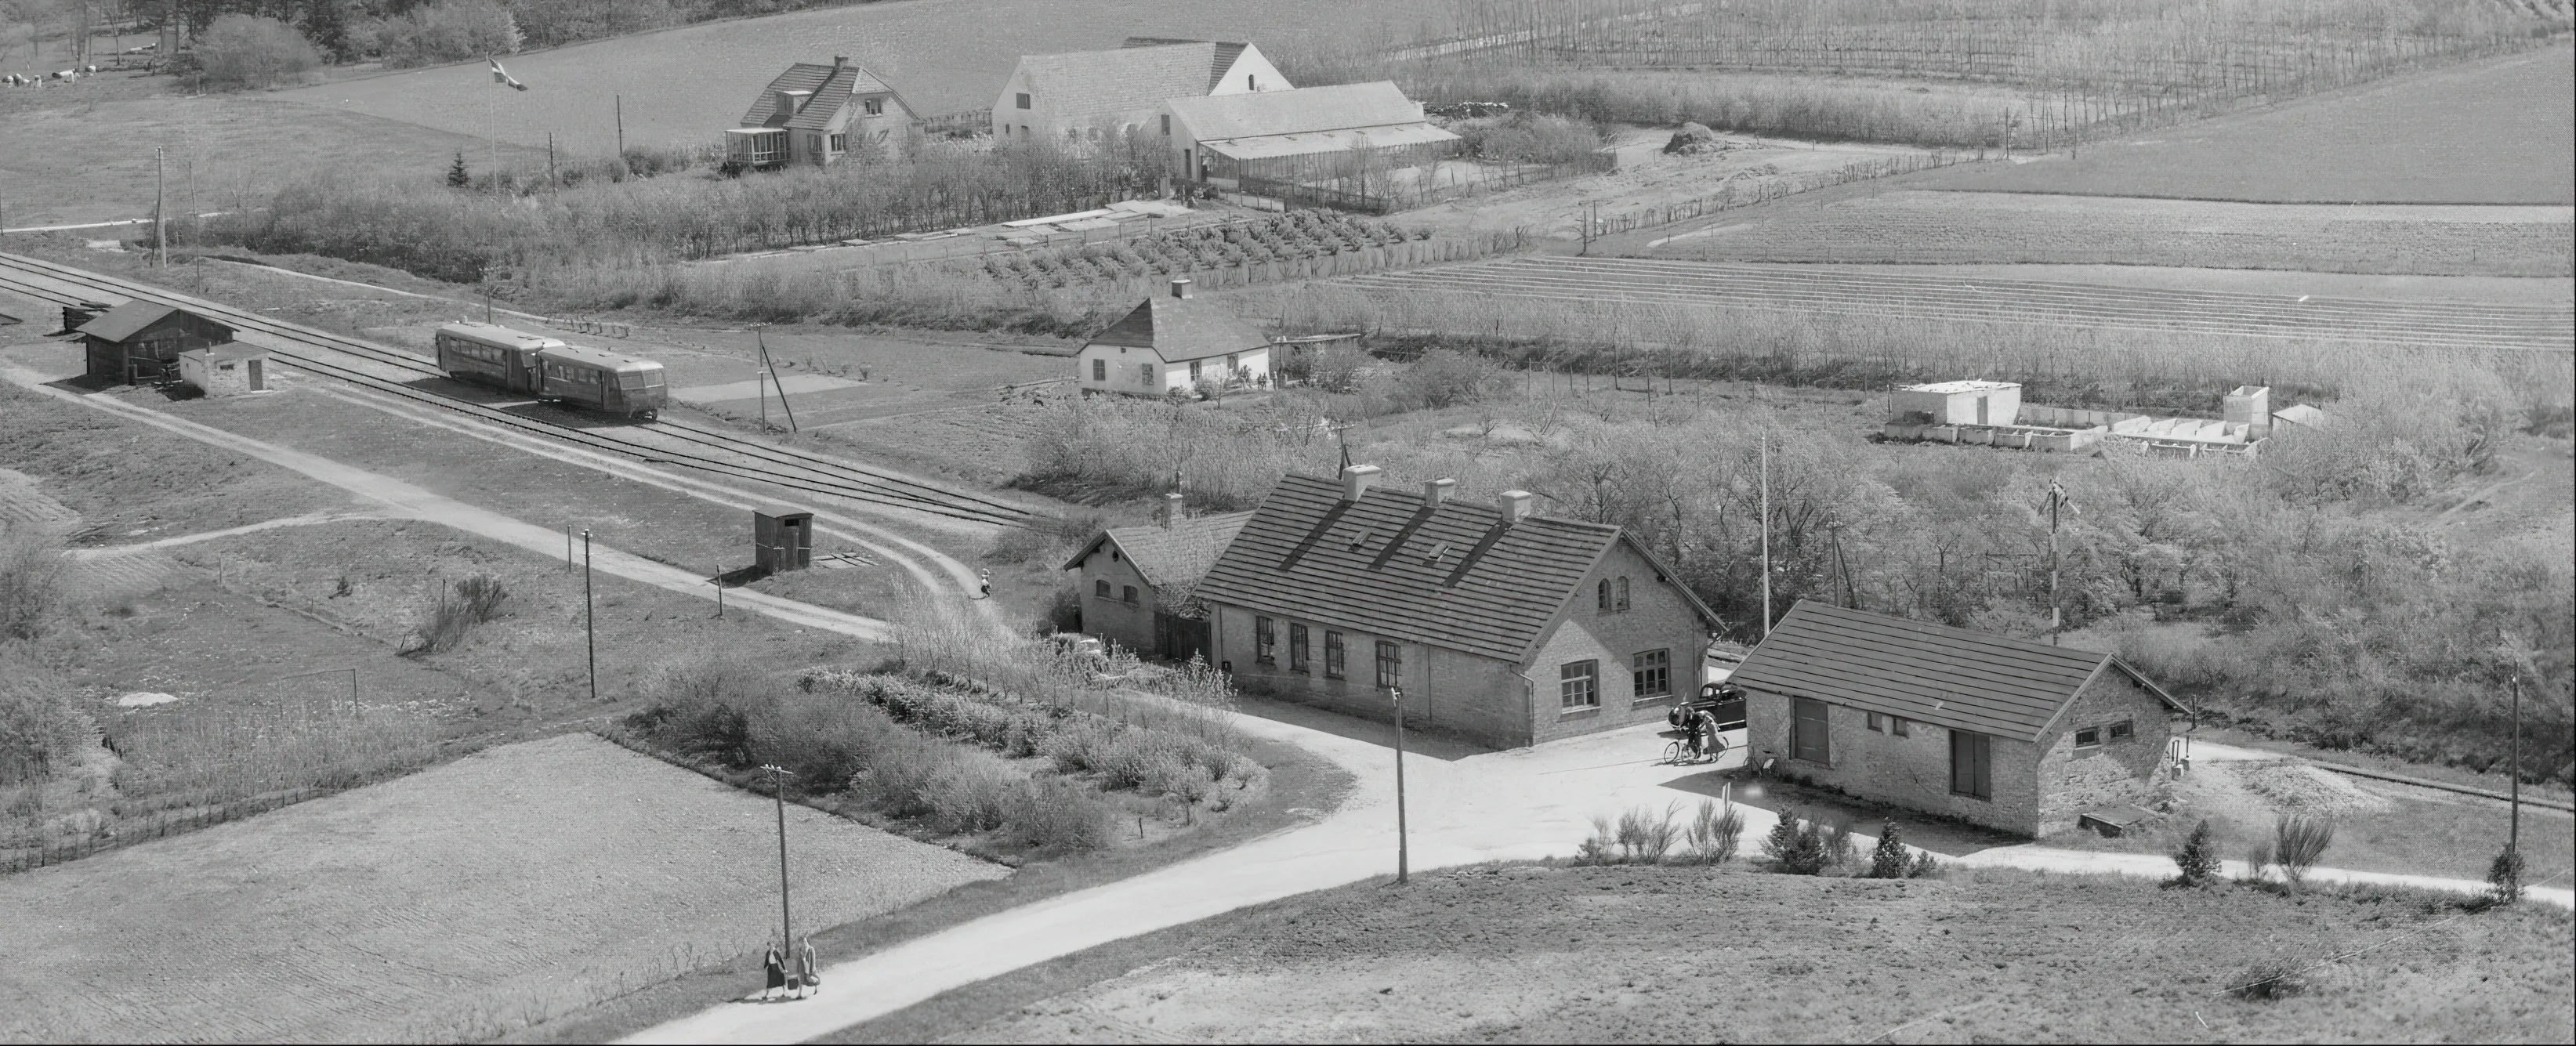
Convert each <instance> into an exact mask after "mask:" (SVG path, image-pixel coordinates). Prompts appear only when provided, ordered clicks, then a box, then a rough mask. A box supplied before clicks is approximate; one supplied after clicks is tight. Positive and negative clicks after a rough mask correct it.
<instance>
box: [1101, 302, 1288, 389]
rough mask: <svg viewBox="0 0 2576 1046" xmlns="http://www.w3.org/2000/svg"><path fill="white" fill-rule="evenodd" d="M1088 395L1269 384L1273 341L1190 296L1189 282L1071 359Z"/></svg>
mask: <svg viewBox="0 0 2576 1046" xmlns="http://www.w3.org/2000/svg"><path fill="white" fill-rule="evenodd" d="M1074 367H1075V373H1074V379H1075V384H1076V385H1077V386H1078V387H1080V388H1081V389H1082V391H1083V392H1084V393H1086V394H1089V393H1095V392H1099V393H1117V394H1119V395H1122V396H1168V395H1171V394H1172V393H1174V392H1179V393H1183V394H1188V393H1191V392H1193V391H1194V390H1198V389H1201V388H1202V387H1206V386H1214V387H1216V388H1219V389H1237V388H1245V387H1251V386H1264V385H1268V384H1269V383H1270V380H1271V377H1270V339H1268V338H1265V337H1263V336H1262V334H1261V332H1260V331H1258V330H1255V329H1253V327H1252V325H1251V324H1248V323H1245V322H1243V321H1242V320H1240V319H1237V318H1235V316H1234V314H1233V313H1230V312H1227V311H1226V310H1225V309H1224V307H1222V306H1219V305H1217V304H1216V303H1214V302H1210V301H1206V300H1203V299H1199V298H1194V297H1191V296H1190V281H1189V280H1187V279H1175V280H1173V281H1172V293H1171V294H1170V295H1168V296H1165V297H1158V298H1148V299H1146V300H1145V301H1144V302H1143V303H1142V304H1139V305H1137V306H1136V309H1135V311H1133V312H1130V313H1128V314H1127V315H1126V317H1125V318H1123V319H1121V320H1119V321H1118V322H1116V323H1113V324H1110V325H1109V329H1108V330H1104V331H1101V332H1100V333H1099V334H1096V335H1094V336H1092V339H1091V341H1090V343H1089V344H1086V345H1084V346H1083V347H1082V352H1081V354H1080V355H1079V356H1077V357H1075V360H1074Z"/></svg>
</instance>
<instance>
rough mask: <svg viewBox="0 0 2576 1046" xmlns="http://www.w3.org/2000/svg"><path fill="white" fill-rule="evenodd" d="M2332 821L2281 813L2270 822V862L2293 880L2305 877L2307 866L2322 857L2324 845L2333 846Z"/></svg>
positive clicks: (2310, 866) (2333, 830)
mask: <svg viewBox="0 0 2576 1046" xmlns="http://www.w3.org/2000/svg"><path fill="white" fill-rule="evenodd" d="M2334 833H2335V826H2334V822H2333V821H2330V820H2327V819H2325V818H2322V817H2310V816H2308V815H2306V814H2285V815H2282V816H2280V817H2276V818H2274V819H2273V821H2272V854H2273V858H2272V859H2273V861H2274V862H2275V863H2277V864H2279V865H2280V866H2281V875H2282V876H2283V877H2285V878H2287V879H2289V880H2290V882H2292V883H2297V882H2299V881H2300V880H2301V879H2304V878H2306V877H2307V874H2308V869H2310V868H2313V867H2315V866H2316V863H2317V859H2318V858H2320V857H2323V856H2325V853H2326V847H2328V846H2332V845H2334Z"/></svg>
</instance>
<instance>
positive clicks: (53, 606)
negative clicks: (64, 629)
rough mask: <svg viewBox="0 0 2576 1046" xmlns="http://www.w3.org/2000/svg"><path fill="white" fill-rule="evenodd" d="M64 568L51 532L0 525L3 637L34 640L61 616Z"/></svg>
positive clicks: (0, 629) (0, 636)
mask: <svg viewBox="0 0 2576 1046" xmlns="http://www.w3.org/2000/svg"><path fill="white" fill-rule="evenodd" d="M63 567H64V561H63V554H62V548H61V546H60V544H59V543H58V542H57V540H56V539H55V538H54V537H53V536H52V535H50V534H46V533H43V532H40V531H38V530H37V529H35V528H34V527H30V526H24V525H20V526H14V527H12V526H7V525H5V524H0V640H8V639H34V638H36V637H37V636H38V635H41V634H43V633H44V632H45V630H46V629H47V628H48V627H50V626H51V624H52V623H53V621H54V620H55V618H56V617H58V616H60V614H61V613H62V609H63Z"/></svg>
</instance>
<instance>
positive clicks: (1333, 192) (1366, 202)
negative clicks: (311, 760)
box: [1237, 153, 1619, 214]
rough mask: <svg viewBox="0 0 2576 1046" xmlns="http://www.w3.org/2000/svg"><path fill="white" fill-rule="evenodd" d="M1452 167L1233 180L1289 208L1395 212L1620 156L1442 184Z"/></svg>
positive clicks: (1485, 170)
mask: <svg viewBox="0 0 2576 1046" xmlns="http://www.w3.org/2000/svg"><path fill="white" fill-rule="evenodd" d="M1451 166H1452V165H1449V164H1443V165H1440V167H1438V168H1433V169H1431V170H1429V171H1428V172H1426V173H1425V174H1422V175H1402V174H1388V175H1383V176H1370V177H1363V178H1356V179H1344V180H1340V181H1337V182H1334V183H1329V184H1321V185H1318V184H1312V183H1299V182H1282V181H1273V180H1270V179H1267V178H1249V177H1248V178H1243V179H1241V180H1239V181H1238V182H1237V184H1238V185H1239V186H1240V187H1241V191H1242V192H1244V193H1247V194H1250V195H1253V196H1262V197H1268V198H1270V199H1273V200H1278V201H1279V202H1281V203H1284V204H1287V205H1289V206H1292V207H1330V208H1332V209H1334V210H1342V211H1357V212H1360V213H1363V214H1393V213H1395V212H1396V211H1403V210H1411V209H1413V208H1416V207H1425V206H1429V205H1431V204H1435V203H1440V202H1442V201H1445V200H1456V199H1463V198H1466V197H1470V196H1475V195H1477V194H1480V193H1491V192H1501V191H1503V190H1506V189H1516V188H1519V187H1521V186H1524V185H1529V184H1532V183H1536V182H1551V181H1561V180H1563V179H1567V178H1578V177H1581V176H1583V175H1587V174H1601V173H1603V172H1607V171H1614V170H1617V169H1618V168H1619V158H1618V157H1616V156H1613V155H1611V154H1609V153H1593V154H1591V155H1589V156H1586V157H1584V158H1583V159H1581V160H1577V161H1575V162H1573V163H1557V164H1475V165H1474V167H1475V168H1476V172H1477V173H1476V176H1475V177H1472V178H1452V179H1451V180H1450V181H1448V182H1447V183H1445V184H1443V183H1442V182H1441V181H1440V180H1439V172H1440V171H1441V170H1445V169H1448V168H1450V167H1451Z"/></svg>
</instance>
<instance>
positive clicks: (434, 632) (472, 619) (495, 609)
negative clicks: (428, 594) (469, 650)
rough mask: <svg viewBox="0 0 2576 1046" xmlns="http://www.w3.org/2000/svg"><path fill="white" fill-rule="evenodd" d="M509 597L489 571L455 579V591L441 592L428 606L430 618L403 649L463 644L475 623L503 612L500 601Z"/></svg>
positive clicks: (440, 648)
mask: <svg viewBox="0 0 2576 1046" xmlns="http://www.w3.org/2000/svg"><path fill="white" fill-rule="evenodd" d="M509 598H510V590H509V589H508V588H507V587H505V586H503V585H502V584H501V582H500V581H499V580H497V579H495V578H493V577H492V576H491V575H488V574H476V575H474V576H473V577H469V578H466V579H465V580H462V581H459V582H456V584H455V585H454V586H453V589H452V592H442V593H440V594H439V600H438V602H437V604H435V605H433V606H431V607H430V608H429V613H428V617H427V619H426V620H425V621H423V622H422V624H421V626H420V631H419V632H418V633H417V634H416V636H415V637H414V639H413V641H412V645H411V646H410V647H409V648H408V649H406V650H405V651H404V652H405V653H413V654H419V653H429V654H443V653H446V652H447V651H450V650H454V649H456V648H457V647H459V646H462V645H464V643H465V637H466V636H467V635H469V634H471V633H472V632H473V631H474V626H476V625H480V624H483V623H485V622H488V621H491V620H492V619H493V618H495V617H499V616H500V614H501V604H502V603H504V602H506V601H507V600H508V599H509Z"/></svg>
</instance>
